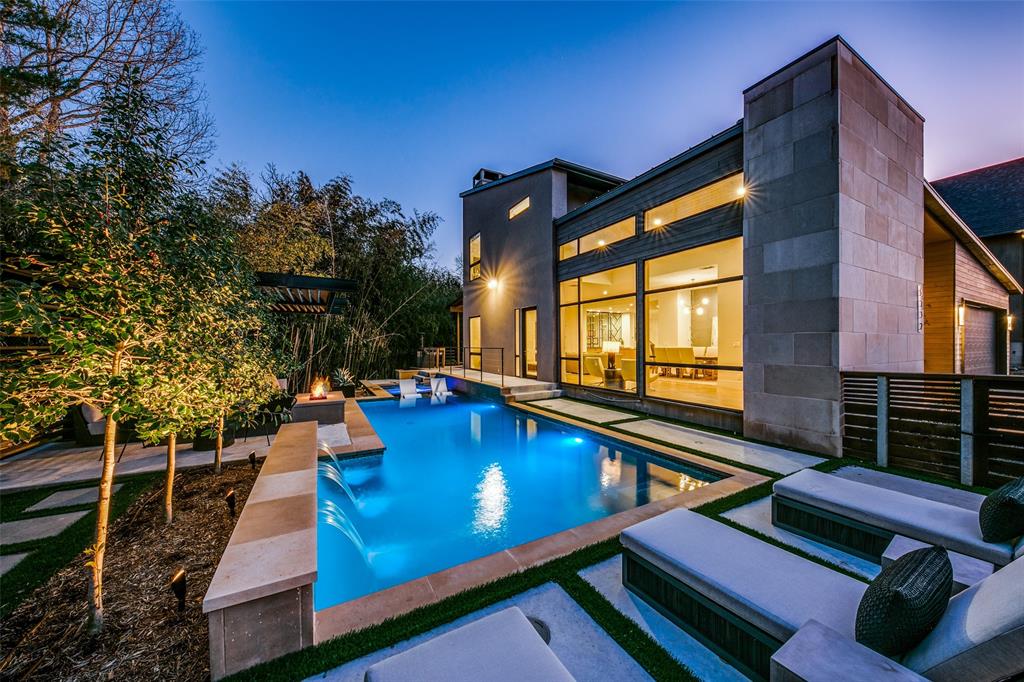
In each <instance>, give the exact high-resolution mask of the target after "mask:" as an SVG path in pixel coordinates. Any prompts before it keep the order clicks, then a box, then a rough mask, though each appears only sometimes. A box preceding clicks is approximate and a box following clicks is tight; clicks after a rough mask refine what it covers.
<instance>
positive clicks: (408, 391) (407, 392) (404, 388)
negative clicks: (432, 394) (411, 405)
mask: <svg viewBox="0 0 1024 682" xmlns="http://www.w3.org/2000/svg"><path fill="white" fill-rule="evenodd" d="M398 392H399V393H400V394H401V398H402V400H408V399H409V398H412V399H416V398H419V397H420V394H419V391H417V390H416V380H415V379H400V380H399V382H398Z"/></svg>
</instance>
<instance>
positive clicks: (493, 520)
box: [313, 396, 716, 609]
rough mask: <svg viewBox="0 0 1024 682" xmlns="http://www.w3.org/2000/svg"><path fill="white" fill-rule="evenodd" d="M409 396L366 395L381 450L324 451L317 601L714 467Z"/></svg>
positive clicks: (395, 579) (677, 487) (469, 405)
mask: <svg viewBox="0 0 1024 682" xmlns="http://www.w3.org/2000/svg"><path fill="white" fill-rule="evenodd" d="M415 402H416V405H415V406H413V407H406V408H403V407H402V406H401V405H399V401H393V400H384V401H378V402H364V403H361V407H362V409H363V412H365V413H366V416H367V418H368V419H369V420H370V422H371V423H372V424H373V427H374V429H376V431H377V434H378V435H379V436H380V437H381V439H382V440H383V441H384V443H385V445H386V446H387V450H386V451H385V453H384V454H383V455H380V456H376V457H365V458H360V459H355V460H349V461H341V462H338V463H336V462H332V461H331V460H330V459H322V460H321V464H320V472H319V481H318V495H319V502H318V504H319V526H318V528H317V534H318V541H317V551H318V557H317V562H318V580H317V582H316V585H315V587H314V589H313V595H314V605H315V608H317V609H323V608H326V607H329V606H333V605H335V604H339V603H341V602H345V601H348V600H351V599H355V598H357V597H361V596H364V595H367V594H370V593H372V592H376V591H378V590H382V589H385V588H388V587H392V586H394V585H398V584H400V583H404V582H406V581H409V580H413V579H415V578H419V577H422V576H425V575H429V574H431V573H434V572H436V571H441V570H444V569H446V568H450V567H452V566H455V565H458V564H461V563H463V562H466V561H470V560H473V559H478V558H480V557H483V556H486V555H488V554H492V553H494V552H499V551H501V550H503V549H507V548H509V547H514V546H516V545H520V544H523V543H526V542H530V541H532V540H536V539H538V538H541V537H544V536H546V535H551V534H553V533H557V532H559V531H563V530H567V529H569V528H573V527H575V526H578V525H581V524H584V523H587V522H589V521H594V520H596V519H600V518H603V517H605V516H609V515H611V514H615V513H617V512H620V511H624V510H627V509H631V508H633V507H636V506H639V505H642V504H646V503H647V502H652V501H656V500H659V499H663V498H665V497H668V496H670V495H674V494H677V493H679V492H680V491H686V490H692V489H694V488H696V487H699V486H701V485H704V484H706V483H707V482H710V481H712V480H715V478H716V477H715V476H714V475H713V474H710V473H708V472H705V471H703V470H699V469H695V468H689V467H687V466H685V465H683V464H679V463H676V462H670V461H668V460H665V459H661V458H659V457H657V456H655V455H653V454H651V453H649V452H643V451H640V450H634V449H631V448H626V447H623V446H622V445H619V444H616V443H614V442H613V441H604V440H600V439H598V438H596V437H595V436H594V435H593V434H591V433H589V432H587V431H582V430H579V429H574V428H572V427H568V426H565V425H562V424H559V423H558V422H555V421H549V420H546V419H539V418H536V417H533V416H531V415H528V414H525V413H523V412H521V411H519V410H515V409H512V408H507V407H505V406H503V405H497V404H495V403H490V402H484V401H478V400H472V399H469V398H465V397H462V396H459V397H457V398H450V399H449V401H448V403H447V404H445V405H431V404H430V401H429V400H427V399H419V400H417V401H415Z"/></svg>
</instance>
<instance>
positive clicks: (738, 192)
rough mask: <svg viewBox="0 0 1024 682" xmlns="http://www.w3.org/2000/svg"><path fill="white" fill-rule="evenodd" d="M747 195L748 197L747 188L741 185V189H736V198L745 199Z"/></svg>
mask: <svg viewBox="0 0 1024 682" xmlns="http://www.w3.org/2000/svg"><path fill="white" fill-rule="evenodd" d="M746 195H747V188H746V187H744V186H743V185H740V186H739V187H737V188H736V196H738V197H745V196H746Z"/></svg>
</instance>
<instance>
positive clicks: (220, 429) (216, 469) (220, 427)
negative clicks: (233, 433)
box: [213, 412, 224, 474]
mask: <svg viewBox="0 0 1024 682" xmlns="http://www.w3.org/2000/svg"><path fill="white" fill-rule="evenodd" d="M223 454H224V413H223V412H221V413H220V417H219V418H218V419H217V447H216V449H215V450H214V455H213V473H215V474H219V473H220V463H221V457H222V456H223Z"/></svg>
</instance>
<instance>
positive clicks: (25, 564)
mask: <svg viewBox="0 0 1024 682" xmlns="http://www.w3.org/2000/svg"><path fill="white" fill-rule="evenodd" d="M162 476H163V474H160V473H157V474H146V475H141V476H133V477H131V478H124V479H118V480H117V482H118V483H123V486H122V487H121V489H120V490H118V491H117V492H116V493H114V496H113V499H112V501H111V505H110V520H111V522H113V521H114V520H115V519H117V517H118V516H120V515H121V514H122V513H123V512H124V511H125V510H126V509H128V507H129V506H131V504H132V503H133V502H134V501H135V500H136V499H137V498H138V497H139V496H140V495H141V494H142V493H143V492H145V491H146V490H148V489H149V488H150V487H151V486H152V485H153V484H154V482H156V481H157V480H160V479H161V478H162ZM90 485H96V482H95V481H91V482H90V481H78V482H77V483H74V484H66V485H59V486H51V487H47V488H38V489H33V490H26V491H23V492H18V493H5V494H4V496H3V507H4V520H5V521H9V520H17V519H19V518H34V517H38V516H45V515H47V514H46V513H24V510H25V509H26V508H27V507H30V506H32V505H33V504H35V503H36V502H39V501H40V500H43V499H45V498H46V497H48V496H49V495H50V494H52V493H53V492H55V491H57V490H67V489H70V488H82V487H87V486H90ZM83 508H88V509H89V513H88V514H86V515H85V516H83V517H82V518H80V519H79V520H78V521H75V522H74V523H73V524H71V525H70V526H68V527H67V528H65V529H64V530H63V531H61V532H60V533H59V534H57V535H54V536H52V537H49V538H42V539H39V540H33V541H30V542H23V543H19V544H17V545H9V546H6V547H4V548H3V553H4V554H13V553H16V552H24V551H28V552H29V555H28V556H27V557H25V558H24V559H22V560H21V561H20V562H19V563H18V564H17V565H16V566H15V567H14V568H12V569H11V570H9V571H8V572H7V573H5V574H4V575H3V576H0V595H3V596H2V599H0V618H6V617H7V615H8V614H9V613H11V611H13V610H14V609H15V608H17V606H18V605H19V604H20V603H21V602H22V601H23V600H24V599H25V598H26V597H27V596H28V595H29V594H31V593H32V590H34V589H36V588H37V587H39V586H40V585H42V584H43V583H45V582H46V581H47V580H49V579H50V577H51V576H52V575H53V574H54V573H56V572H57V571H59V570H61V569H62V568H64V567H65V566H67V565H68V564H69V563H71V562H72V561H74V560H75V559H76V558H78V557H79V556H80V555H81V553H82V551H83V550H85V548H86V547H88V546H90V545H91V544H92V543H93V540H94V539H95V538H94V535H95V532H96V505H95V504H90V505H76V506H75V507H68V508H63V507H62V508H58V509H48V510H46V512H48V513H49V514H60V513H63V512H65V511H69V510H71V511H73V510H76V509H83ZM82 570H85V569H84V565H83V569H82Z"/></svg>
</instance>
